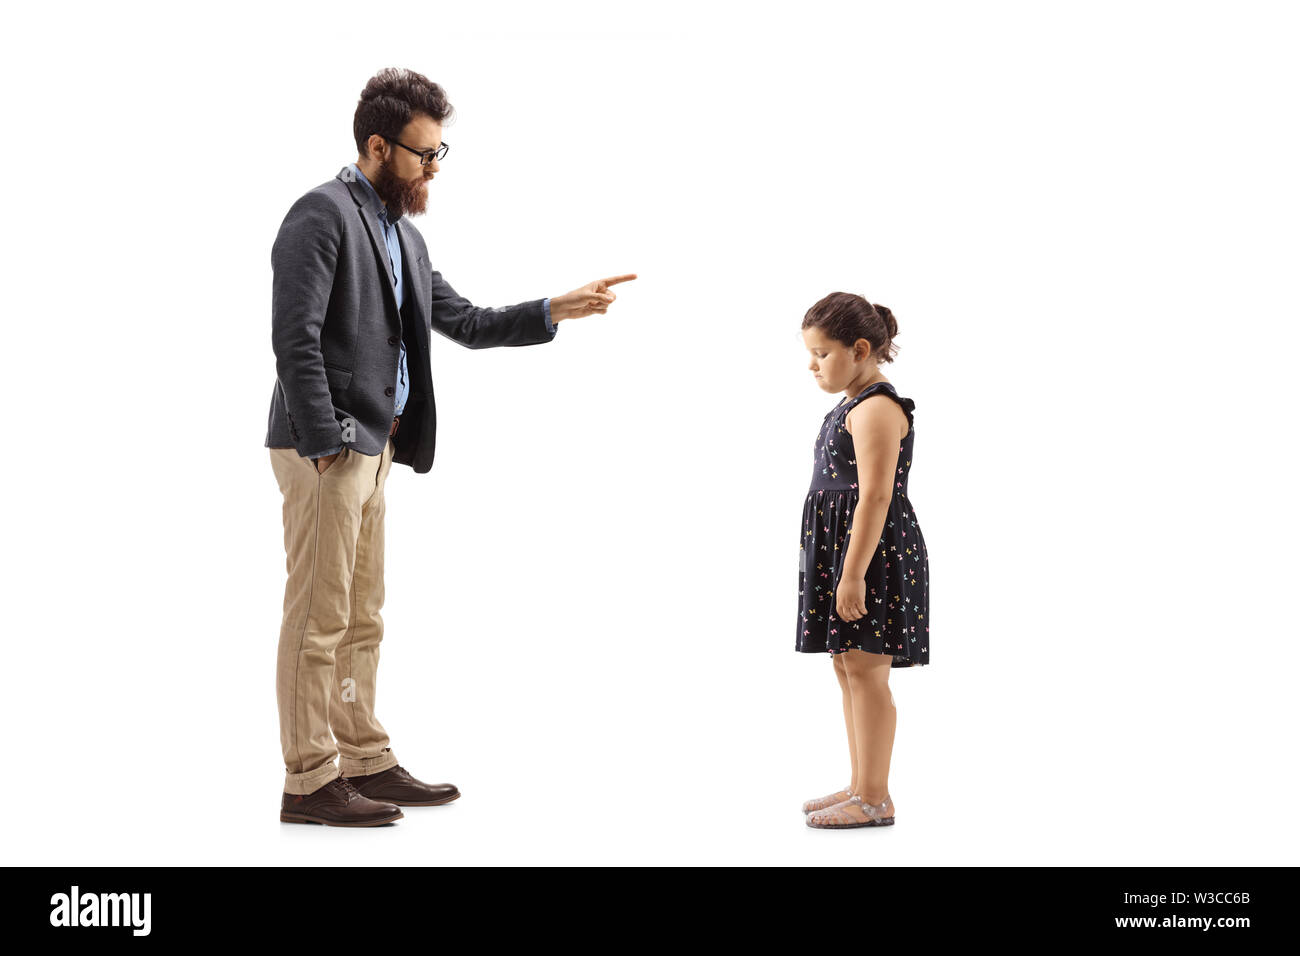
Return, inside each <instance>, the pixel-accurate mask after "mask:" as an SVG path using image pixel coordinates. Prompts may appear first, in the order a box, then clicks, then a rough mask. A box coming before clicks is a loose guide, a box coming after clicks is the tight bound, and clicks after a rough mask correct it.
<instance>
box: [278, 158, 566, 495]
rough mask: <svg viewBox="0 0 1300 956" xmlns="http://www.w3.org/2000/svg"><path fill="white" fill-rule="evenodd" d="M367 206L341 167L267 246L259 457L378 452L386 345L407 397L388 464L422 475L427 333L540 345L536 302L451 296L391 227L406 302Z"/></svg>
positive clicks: (405, 234)
mask: <svg viewBox="0 0 1300 956" xmlns="http://www.w3.org/2000/svg"><path fill="white" fill-rule="evenodd" d="M378 212H379V205H378V200H377V199H376V198H375V197H373V196H372V195H371V194H370V191H369V190H367V189H366V188H365V186H364V185H363V184H362V183H359V182H357V181H356V179H355V177H354V176H353V175H351V170H350V169H349V168H348V167H346V166H345V167H343V169H341V170H340V171H339V174H338V175H337V176H335V177H334V178H333V179H332V180H330V181H329V182H326V183H322V184H321V185H319V186H317V187H316V188H315V189H313V190H311V191H310V192H308V193H307V194H306V195H304V196H303V197H302V198H300V199H299V200H298V201H297V202H295V203H294V204H293V206H292V208H290V210H289V212H288V214H287V215H286V216H285V217H284V222H282V223H281V224H280V231H279V233H278V235H276V237H275V244H274V245H273V246H272V248H271V269H272V280H271V347H272V348H273V349H274V350H275V373H276V381H275V390H274V391H273V392H272V394H271V412H270V416H269V418H268V420H267V428H266V442H265V446H266V447H267V448H294V449H296V450H297V452H298V454H300V455H303V456H307V455H313V454H319V453H320V452H321V451H322V450H324V449H327V448H332V447H335V446H337V445H338V444H340V442H342V443H343V444H345V445H348V446H350V447H352V448H354V449H356V450H357V451H360V452H363V453H364V454H367V455H378V454H379V453H380V452H382V451H383V449H384V444H385V442H387V440H388V431H389V428H390V426H391V425H392V422H393V400H394V393H395V391H396V389H395V387H394V386H395V384H396V382H397V361H398V342H399V341H400V342H402V343H404V344H405V346H406V365H407V372H408V373H409V376H410V388H411V391H410V395H409V396H408V397H407V400H406V406H405V408H404V409H403V410H402V422H401V426H400V427H399V428H398V430H397V434H396V435H394V436H393V446H394V451H393V461H394V462H396V463H398V464H402V465H410V466H411V467H412V468H413V469H414V470H415V471H417V472H420V473H423V472H426V471H428V470H429V469H430V468H431V467H432V466H433V449H434V439H435V435H436V433H437V422H438V416H437V411H436V409H435V407H434V402H433V372H432V369H431V367H430V364H429V340H430V334H429V333H430V332H431V331H434V332H440V333H442V334H443V335H445V336H446V337H447V338H449V339H452V340H453V341H456V342H459V343H460V344H461V345H464V346H466V347H467V348H471V349H486V348H493V347H495V346H499V345H537V344H540V343H542V342H550V341H551V340H552V339H554V337H555V332H554V330H552V331H551V332H549V333H548V332H547V330H546V317H545V315H544V313H543V309H542V302H543V300H542V299H533V300H531V301H528V302H521V303H519V304H518V305H512V306H506V307H504V308H500V309H493V308H482V307H479V306H476V305H474V304H472V303H471V302H470V301H469V300H468V299H465V298H463V297H461V296H459V295H457V294H456V290H455V289H453V288H452V287H451V286H450V285H448V284H447V282H446V281H445V280H444V279H443V278H442V276H441V275H439V274H438V273H437V272H434V271H433V270H432V268H431V267H430V264H429V250H428V248H427V247H426V246H425V244H424V237H423V236H421V235H420V232H419V230H418V229H416V228H415V227H414V226H413V225H411V223H410V221H409V218H408V217H407V216H402V217H401V218H400V219H398V220H397V223H396V228H397V235H398V241H399V242H400V243H401V247H402V274H403V279H402V281H403V284H404V288H405V290H406V294H405V295H404V296H403V298H404V300H405V302H404V304H403V307H402V309H401V310H400V312H399V310H398V307H397V294H396V292H395V291H394V289H393V283H392V281H391V280H390V279H389V276H391V275H392V271H391V269H390V267H389V264H388V250H387V248H385V246H384V237H383V235H382V234H381V233H380V231H379V226H378V224H377V223H376V221H375V217H376V216H377V214H378Z"/></svg>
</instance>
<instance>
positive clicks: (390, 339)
mask: <svg viewBox="0 0 1300 956" xmlns="http://www.w3.org/2000/svg"><path fill="white" fill-rule="evenodd" d="M388 344H389V345H396V344H397V336H396V335H390V336H389V337H388Z"/></svg>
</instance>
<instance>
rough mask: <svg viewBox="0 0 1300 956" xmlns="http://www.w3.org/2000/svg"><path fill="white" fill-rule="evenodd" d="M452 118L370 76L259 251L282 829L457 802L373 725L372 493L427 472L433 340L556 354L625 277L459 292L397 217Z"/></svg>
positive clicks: (421, 93) (420, 194) (432, 100)
mask: <svg viewBox="0 0 1300 956" xmlns="http://www.w3.org/2000/svg"><path fill="white" fill-rule="evenodd" d="M451 113H452V108H451V106H450V104H449V103H448V102H447V98H446V94H445V93H444V91H443V89H442V88H441V87H440V86H439V85H438V84H436V83H433V82H430V81H429V80H428V79H426V78H425V77H423V76H421V75H420V74H418V73H413V72H411V71H408V70H396V69H389V70H383V71H381V72H380V73H378V74H377V75H376V76H374V77H373V78H372V79H371V80H370V81H369V82H368V83H367V84H366V87H365V89H364V90H363V91H362V94H361V100H360V102H359V103H358V104H357V110H356V114H355V116H354V117H353V136H354V138H355V139H356V143H357V150H358V155H357V161H356V162H355V163H353V164H351V165H350V166H348V167H345V168H344V169H343V170H341V171H340V172H339V174H338V176H336V177H335V178H334V179H333V180H331V181H329V182H327V183H324V184H322V185H320V186H317V187H316V188H315V189H313V190H311V191H310V192H308V193H307V194H306V195H304V196H303V197H302V198H300V199H299V200H298V201H297V202H295V203H294V204H293V207H292V208H291V209H290V210H289V213H288V215H286V216H285V219H284V222H283V223H282V224H281V226H280V232H279V234H278V235H277V236H276V240H275V244H274V246H273V248H272V250H271V266H272V271H273V280H272V292H271V342H272V346H273V347H274V350H275V363H276V383H275V390H274V392H273V394H272V396H271V411H270V417H269V421H268V425H267V436H266V442H265V445H266V447H268V448H269V449H270V455H271V466H272V468H273V470H274V472H275V477H276V481H277V483H278V484H279V486H280V491H281V493H282V494H283V496H284V509H283V511H284V544H285V554H286V562H285V563H286V568H287V571H288V581H287V583H286V586H285V593H284V616H283V619H282V622H281V626H280V644H279V651H278V660H277V669H276V698H277V701H278V705H279V711H280V745H281V749H282V751H283V754H284V763H285V784H284V794H283V797H282V799H281V808H280V819H281V820H282V821H285V822H296V823H323V824H327V825H330V826H377V825H380V824H384V823H390V822H392V821H394V820H397V819H400V818H401V817H402V811H401V810H400V809H399V807H404V806H435V805H438V804H443V803H448V802H450V801H451V800H455V799H456V798H457V797H459V796H460V792H459V790H457V789H456V787H454V786H453V785H451V784H447V783H443V784H427V783H424V782H422V781H420V780H418V779H416V778H415V777H413V776H411V775H410V774H409V773H407V772H406V771H405V770H404V769H403V768H402V767H401V766H400V765H399V764H398V762H397V757H396V756H395V755H394V754H393V751H392V749H391V748H390V747H389V739H388V735H387V734H386V733H385V731H384V728H383V726H382V725H381V724H380V723H379V720H378V719H377V718H376V717H375V676H376V670H377V667H378V664H379V643H380V641H381V639H382V637H383V621H382V619H381V617H380V613H379V611H380V608H381V606H382V605H383V600H384V483H385V481H386V480H387V477H388V472H389V470H390V468H391V467H392V465H393V463H394V462H396V463H398V464H402V465H410V466H411V468H412V469H413V470H414V471H415V472H417V473H420V474H422V473H424V472H427V471H429V470H430V468H431V466H432V464H433V451H434V436H435V431H436V422H437V416H436V412H435V408H434V400H433V379H432V371H431V368H430V363H429V340H430V333H431V332H433V331H436V332H439V333H441V334H442V335H444V336H446V337H447V338H450V339H453V340H454V341H457V342H459V343H460V344H461V345H464V346H467V347H468V348H474V349H478V348H493V347H496V346H503V345H510V346H517V345H537V344H540V343H544V342H550V341H552V339H553V338H554V337H555V334H556V329H557V327H558V325H559V323H560V322H562V321H564V320H565V319H575V318H581V317H583V316H588V315H596V314H604V313H605V312H606V310H607V309H608V308H609V304H610V303H611V302H613V301H614V299H615V296H614V294H613V293H612V292H610V291H609V287H610V286H612V285H615V284H616V283H619V282H624V281H627V280H630V279H635V278H636V276H635V275H631V274H630V275H622V276H615V277H613V278H609V279H603V280H598V281H596V282H592V283H589V284H587V285H585V286H583V287H581V288H579V289H575V290H574V291H572V292H567V293H565V294H564V295H561V296H556V297H554V298H549V299H535V300H532V301H529V302H522V303H520V304H518V305H513V306H509V307H506V308H500V309H494V308H480V307H478V306H475V305H473V304H471V303H470V302H469V301H468V300H467V299H464V298H462V297H461V296H459V295H457V294H456V291H455V290H454V289H452V287H451V286H450V285H448V284H447V282H446V281H445V280H443V278H442V276H441V275H439V274H438V273H437V272H435V271H433V269H432V265H431V263H430V261H429V253H428V249H427V248H426V246H425V243H424V239H423V237H422V236H421V235H420V233H419V232H418V231H417V230H416V229H415V227H414V226H412V225H411V224H410V219H409V216H410V215H417V214H419V213H422V212H424V210H425V206H426V203H427V200H428V192H427V183H428V182H429V181H430V180H432V179H433V177H434V175H435V174H436V173H437V172H438V170H439V165H438V163H439V160H441V159H442V158H443V157H444V156H445V155H446V153H447V151H448V146H447V144H446V143H444V142H443V140H442V123H443V121H444V120H445V119H447V118H448V117H449V116H450V115H451ZM336 757H338V759H339V765H338V766H337V767H336V766H335V763H334V760H335V758H336Z"/></svg>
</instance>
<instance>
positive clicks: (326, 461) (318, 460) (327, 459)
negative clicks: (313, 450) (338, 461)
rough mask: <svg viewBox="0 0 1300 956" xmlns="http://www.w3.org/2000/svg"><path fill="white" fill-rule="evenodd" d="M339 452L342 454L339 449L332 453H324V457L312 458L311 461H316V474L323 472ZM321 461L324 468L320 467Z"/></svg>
mask: <svg viewBox="0 0 1300 956" xmlns="http://www.w3.org/2000/svg"><path fill="white" fill-rule="evenodd" d="M341 454H343V453H342V452H341V451H336V452H335V453H334V454H332V455H326V456H325V457H324V458H313V459H312V461H314V462H315V463H316V474H318V475H323V474H325V471H326V469H328V468H329V466H330V465H331V464H333V463H334V459H335V458H337V457H338V456H339V455H341ZM322 463H324V466H325V467H324V468H322V467H321V464H322Z"/></svg>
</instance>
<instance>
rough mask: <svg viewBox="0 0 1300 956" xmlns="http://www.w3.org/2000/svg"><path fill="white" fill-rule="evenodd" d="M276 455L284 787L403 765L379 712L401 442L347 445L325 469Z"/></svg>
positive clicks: (303, 787) (296, 789)
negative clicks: (387, 522)
mask: <svg viewBox="0 0 1300 956" xmlns="http://www.w3.org/2000/svg"><path fill="white" fill-rule="evenodd" d="M270 452H271V467H272V469H273V470H274V471H275V479H276V481H277V482H279V485H280V492H281V494H282V495H283V496H284V551H285V568H286V570H287V571H288V574H289V577H288V581H287V582H286V584H285V588H284V618H283V620H282V621H281V624H280V649H279V653H278V660H277V662H276V675H275V694H276V700H277V702H278V704H279V709H280V747H281V749H282V750H283V752H284V769H285V779H284V790H285V793H311V792H312V791H313V790H316V789H318V788H319V787H323V786H324V785H325V784H327V783H329V782H330V781H331V780H333V779H334V778H335V777H337V776H339V775H340V774H342V775H343V776H345V777H351V776H357V775H360V774H368V773H378V772H379V771H381V770H387V769H388V768H389V767H393V766H396V765H397V758H396V757H395V756H394V755H393V752H392V750H391V749H389V746H388V734H386V733H385V732H384V728H383V726H382V725H381V724H380V723H379V721H378V720H377V719H376V717H375V674H376V671H377V670H378V667H379V642H380V641H381V640H382V639H383V636H384V621H383V618H381V617H380V615H379V609H380V608H381V607H383V604H384V482H385V481H386V480H387V478H388V472H389V469H390V468H391V467H392V464H393V440H392V439H391V438H389V440H388V443H387V445H386V446H385V447H384V450H383V452H382V453H380V454H378V455H363V454H361V453H360V452H358V451H356V450H355V449H353V448H350V447H348V446H344V448H343V450H342V451H341V452H340V453H339V456H338V457H337V458H335V459H334V461H333V463H332V464H330V466H329V467H328V468H326V469H325V471H324V473H323V474H318V473H317V472H316V466H315V465H314V464H313V463H312V460H311V459H310V458H303V457H302V456H300V455H299V454H298V452H297V451H296V450H294V449H293V448H272V449H270ZM331 731H333V733H332V734H331ZM336 741H337V746H336ZM335 757H338V758H339V765H338V766H337V767H336V766H335V765H334V759H335Z"/></svg>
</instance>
